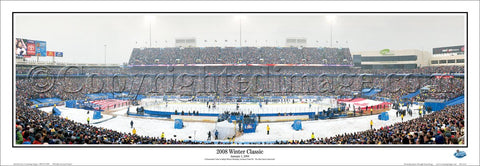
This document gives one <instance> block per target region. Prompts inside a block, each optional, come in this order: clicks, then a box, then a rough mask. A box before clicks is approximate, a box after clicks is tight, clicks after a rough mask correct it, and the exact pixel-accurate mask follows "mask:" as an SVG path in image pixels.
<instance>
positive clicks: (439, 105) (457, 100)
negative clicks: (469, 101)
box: [423, 95, 465, 111]
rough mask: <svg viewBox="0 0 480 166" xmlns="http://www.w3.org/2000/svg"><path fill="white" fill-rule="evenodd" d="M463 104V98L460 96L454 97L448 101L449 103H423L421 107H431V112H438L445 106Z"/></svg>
mask: <svg viewBox="0 0 480 166" xmlns="http://www.w3.org/2000/svg"><path fill="white" fill-rule="evenodd" d="M464 102H465V96H463V95H462V96H459V97H456V98H454V99H452V100H449V101H446V102H441V103H434V102H425V103H423V106H424V107H425V108H427V107H431V108H432V111H440V110H442V109H443V108H445V106H452V105H457V104H462V103H464Z"/></svg>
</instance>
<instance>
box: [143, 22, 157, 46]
mask: <svg viewBox="0 0 480 166" xmlns="http://www.w3.org/2000/svg"><path fill="white" fill-rule="evenodd" d="M154 20H155V16H152V15H146V16H145V22H147V23H148V24H149V34H148V35H149V38H150V48H152V22H153V21H154Z"/></svg>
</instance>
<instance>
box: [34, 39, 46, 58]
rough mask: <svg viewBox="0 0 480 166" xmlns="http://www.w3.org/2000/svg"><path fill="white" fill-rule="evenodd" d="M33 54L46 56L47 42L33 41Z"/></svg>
mask: <svg viewBox="0 0 480 166" xmlns="http://www.w3.org/2000/svg"><path fill="white" fill-rule="evenodd" d="M35 55H36V56H47V42H46V41H35Z"/></svg>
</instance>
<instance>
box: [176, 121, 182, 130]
mask: <svg viewBox="0 0 480 166" xmlns="http://www.w3.org/2000/svg"><path fill="white" fill-rule="evenodd" d="M174 127H175V129H182V128H183V121H182V119H175V126H174Z"/></svg>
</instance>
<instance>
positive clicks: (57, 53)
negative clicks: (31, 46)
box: [55, 52, 63, 57]
mask: <svg viewBox="0 0 480 166" xmlns="http://www.w3.org/2000/svg"><path fill="white" fill-rule="evenodd" d="M55 56H56V57H63V52H55Z"/></svg>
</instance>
